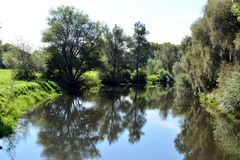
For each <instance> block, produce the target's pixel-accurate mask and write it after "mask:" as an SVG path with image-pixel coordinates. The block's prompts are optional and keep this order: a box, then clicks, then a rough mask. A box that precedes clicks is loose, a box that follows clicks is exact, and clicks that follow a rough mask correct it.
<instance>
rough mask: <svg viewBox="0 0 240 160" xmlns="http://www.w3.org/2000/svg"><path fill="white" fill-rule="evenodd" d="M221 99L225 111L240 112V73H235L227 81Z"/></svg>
mask: <svg viewBox="0 0 240 160" xmlns="http://www.w3.org/2000/svg"><path fill="white" fill-rule="evenodd" d="M220 101H221V103H222V107H223V110H224V111H225V112H227V113H237V114H240V73H238V72H236V73H234V74H233V77H232V78H231V79H230V80H229V81H228V82H227V85H226V89H225V91H224V92H223V96H222V98H221V100H220Z"/></svg>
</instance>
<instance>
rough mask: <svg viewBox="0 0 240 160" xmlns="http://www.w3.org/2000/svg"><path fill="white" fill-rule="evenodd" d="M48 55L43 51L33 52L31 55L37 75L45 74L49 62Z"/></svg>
mask: <svg viewBox="0 0 240 160" xmlns="http://www.w3.org/2000/svg"><path fill="white" fill-rule="evenodd" d="M50 56H51V55H50V53H49V52H47V51H45V50H35V51H33V53H32V60H33V63H34V67H35V70H36V71H37V72H39V73H42V74H46V72H47V69H48V68H47V63H48V61H49V60H50Z"/></svg>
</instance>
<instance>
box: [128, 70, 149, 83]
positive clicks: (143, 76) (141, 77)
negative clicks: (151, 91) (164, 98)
mask: <svg viewBox="0 0 240 160" xmlns="http://www.w3.org/2000/svg"><path fill="white" fill-rule="evenodd" d="M131 81H132V83H136V84H146V83H147V73H146V71H145V70H144V69H139V71H138V78H137V72H136V70H135V71H134V72H133V73H132V74H131Z"/></svg>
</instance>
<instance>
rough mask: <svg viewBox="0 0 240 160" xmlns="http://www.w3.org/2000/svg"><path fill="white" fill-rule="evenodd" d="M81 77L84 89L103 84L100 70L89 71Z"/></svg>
mask: <svg viewBox="0 0 240 160" xmlns="http://www.w3.org/2000/svg"><path fill="white" fill-rule="evenodd" d="M80 79H81V81H82V84H83V86H82V88H83V89H88V88H93V87H99V86H100V85H101V80H100V76H99V72H98V71H87V72H85V73H84V74H83V75H82V76H81V77H80Z"/></svg>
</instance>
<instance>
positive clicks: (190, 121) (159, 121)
mask: <svg viewBox="0 0 240 160" xmlns="http://www.w3.org/2000/svg"><path fill="white" fill-rule="evenodd" d="M0 146H2V150H0V160H2V159H3V160H45V159H46V160H47V159H49V160H88V159H94V160H95V159H96V160H97V159H101V160H182V159H186V160H238V159H240V147H239V146H240V129H239V125H237V124H233V123H231V122H230V121H229V119H227V118H226V117H224V116H221V115H219V116H215V117H212V116H210V115H209V114H208V113H207V112H206V111H205V109H204V107H203V106H200V105H199V103H198V102H197V101H196V100H195V98H194V96H193V94H191V93H189V92H186V93H185V92H180V93H176V92H175V91H174V89H168V90H163V89H158V88H152V89H151V88H149V89H140V88H110V87H105V88H102V89H101V90H100V91H99V93H98V94H88V95H85V96H61V97H59V98H58V99H57V100H56V101H55V102H52V103H49V104H46V105H44V106H41V107H40V108H39V109H37V110H35V111H31V112H30V113H29V114H28V115H26V117H24V118H22V119H21V120H20V121H19V123H18V127H17V129H16V133H15V134H12V135H11V136H9V137H5V138H3V139H1V140H0Z"/></svg>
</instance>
